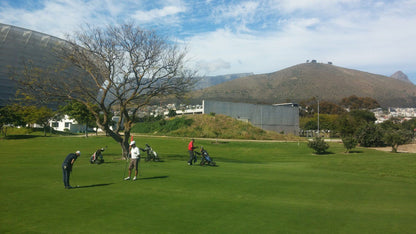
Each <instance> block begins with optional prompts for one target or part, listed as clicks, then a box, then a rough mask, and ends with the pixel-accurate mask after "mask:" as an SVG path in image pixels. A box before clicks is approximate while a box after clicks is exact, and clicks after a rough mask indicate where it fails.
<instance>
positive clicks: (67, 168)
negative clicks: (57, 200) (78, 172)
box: [62, 150, 81, 189]
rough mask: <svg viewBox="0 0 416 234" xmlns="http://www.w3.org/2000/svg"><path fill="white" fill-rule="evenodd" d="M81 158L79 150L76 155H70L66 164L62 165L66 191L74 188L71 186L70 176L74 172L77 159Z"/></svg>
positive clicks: (65, 161)
mask: <svg viewBox="0 0 416 234" xmlns="http://www.w3.org/2000/svg"><path fill="white" fill-rule="evenodd" d="M79 156H81V152H80V151H79V150H78V151H77V152H75V153H70V154H68V155H67V156H66V158H65V160H64V162H63V163H62V173H63V179H64V185H65V188H66V189H71V188H73V187H72V186H71V185H70V184H69V176H70V174H71V171H72V166H73V165H74V163H75V161H76V160H77V158H78V157H79Z"/></svg>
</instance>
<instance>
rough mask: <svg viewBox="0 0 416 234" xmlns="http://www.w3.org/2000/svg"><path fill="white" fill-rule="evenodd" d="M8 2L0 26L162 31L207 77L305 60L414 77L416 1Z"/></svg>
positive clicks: (1, 8)
mask: <svg viewBox="0 0 416 234" xmlns="http://www.w3.org/2000/svg"><path fill="white" fill-rule="evenodd" d="M7 1H12V0H6V3H4V2H3V3H0V22H3V23H7V24H13V25H16V26H20V27H25V28H29V29H32V30H36V31H40V32H44V33H48V34H52V35H55V36H58V37H63V35H64V33H71V32H72V31H74V30H75V29H78V28H79V26H80V25H82V24H84V23H90V24H91V25H94V26H104V25H107V24H112V23H121V22H123V21H128V20H130V19H132V18H133V19H135V21H136V22H139V23H140V25H141V26H143V27H150V28H152V27H154V26H157V27H156V28H157V29H158V30H161V32H163V33H166V34H167V33H172V36H173V37H176V38H177V39H178V40H179V41H184V43H185V44H187V45H188V48H189V57H191V58H193V61H194V62H196V63H197V65H198V66H199V68H200V69H202V70H203V71H204V72H207V73H208V74H206V75H219V74H229V73H234V72H235V73H240V72H255V73H267V72H273V71H277V70H280V69H283V68H285V67H287V66H291V65H295V64H298V63H302V62H305V61H306V60H308V59H309V60H310V59H317V60H318V61H322V62H326V61H333V62H334V64H336V65H339V66H344V67H348V68H354V69H361V70H364V71H368V72H373V73H377V74H386V75H390V74H392V73H394V72H395V71H397V70H403V71H404V72H406V71H407V72H409V73H411V74H416V64H415V61H416V44H415V43H414V42H413V41H414V38H416V28H415V26H414V22H416V13H415V12H416V1H414V0H392V1H390V0H371V1H366V0H314V1H310V0H296V1H293V0H257V1H229V0H224V1H219V2H221V5H218V1H212V0H196V1H193V0H192V1H191V0H183V1H182V0H165V1H162V0H142V1H135V0H124V1H118V0H104V1H102V0H43V1H39V2H37V3H38V6H36V7H35V8H33V7H28V8H25V7H27V5H24V6H22V7H21V8H12V7H10V6H8V5H7ZM215 4H217V5H215ZM184 35H186V37H185V36H184ZM414 79H415V80H416V77H414Z"/></svg>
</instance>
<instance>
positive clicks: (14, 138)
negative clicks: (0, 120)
mask: <svg viewBox="0 0 416 234" xmlns="http://www.w3.org/2000/svg"><path fill="white" fill-rule="evenodd" d="M36 137H41V136H36V135H9V136H6V137H5V139H7V140H21V139H31V138H36ZM42 137H43V136H42Z"/></svg>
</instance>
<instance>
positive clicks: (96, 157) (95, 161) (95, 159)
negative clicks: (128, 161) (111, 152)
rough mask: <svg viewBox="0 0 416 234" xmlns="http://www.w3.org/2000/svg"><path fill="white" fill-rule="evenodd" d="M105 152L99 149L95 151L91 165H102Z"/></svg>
mask: <svg viewBox="0 0 416 234" xmlns="http://www.w3.org/2000/svg"><path fill="white" fill-rule="evenodd" d="M103 151H104V148H101V149H98V150H97V151H95V152H94V153H93V154H92V155H91V158H90V163H91V164H101V163H103V162H104V158H103V154H102V153H101V152H103Z"/></svg>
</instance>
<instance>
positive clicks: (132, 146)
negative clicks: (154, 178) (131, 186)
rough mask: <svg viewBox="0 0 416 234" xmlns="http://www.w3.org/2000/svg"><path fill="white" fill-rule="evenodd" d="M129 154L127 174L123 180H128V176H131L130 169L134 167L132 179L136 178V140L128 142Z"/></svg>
mask: <svg viewBox="0 0 416 234" xmlns="http://www.w3.org/2000/svg"><path fill="white" fill-rule="evenodd" d="M130 156H131V161H130V165H129V176H128V177H126V178H124V180H129V179H130V176H131V169H133V168H134V169H135V172H134V178H133V180H136V179H137V172H138V168H137V166H138V164H139V161H140V149H139V147H137V146H136V142H135V141H132V142H130Z"/></svg>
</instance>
